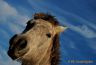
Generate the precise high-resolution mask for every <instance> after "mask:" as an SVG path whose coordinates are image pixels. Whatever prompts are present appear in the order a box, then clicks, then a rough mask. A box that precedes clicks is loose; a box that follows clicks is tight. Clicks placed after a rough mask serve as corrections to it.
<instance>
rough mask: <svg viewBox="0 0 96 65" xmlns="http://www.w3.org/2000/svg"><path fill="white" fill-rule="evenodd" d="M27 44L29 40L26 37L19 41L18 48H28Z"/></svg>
mask: <svg viewBox="0 0 96 65" xmlns="http://www.w3.org/2000/svg"><path fill="white" fill-rule="evenodd" d="M26 46H27V41H26V40H25V39H20V40H19V41H18V50H22V49H24V48H26Z"/></svg>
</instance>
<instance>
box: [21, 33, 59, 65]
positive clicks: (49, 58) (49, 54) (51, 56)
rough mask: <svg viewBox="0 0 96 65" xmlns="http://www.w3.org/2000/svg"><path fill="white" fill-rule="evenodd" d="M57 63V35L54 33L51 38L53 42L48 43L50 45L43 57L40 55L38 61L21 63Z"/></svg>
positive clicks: (45, 64)
mask: <svg viewBox="0 0 96 65" xmlns="http://www.w3.org/2000/svg"><path fill="white" fill-rule="evenodd" d="M58 64H59V37H58V35H55V37H54V38H53V42H52V43H51V44H50V47H49V48H48V50H47V51H46V53H45V54H44V56H43V57H41V59H40V61H37V62H35V63H34V62H33V60H30V61H28V62H27V61H23V62H22V65H58Z"/></svg>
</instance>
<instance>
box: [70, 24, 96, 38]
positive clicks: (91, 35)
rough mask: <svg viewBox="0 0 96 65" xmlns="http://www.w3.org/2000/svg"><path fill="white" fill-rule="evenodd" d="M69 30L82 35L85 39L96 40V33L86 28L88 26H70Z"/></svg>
mask: <svg viewBox="0 0 96 65" xmlns="http://www.w3.org/2000/svg"><path fill="white" fill-rule="evenodd" d="M70 28H71V29H73V30H74V31H76V32H78V33H80V34H82V35H83V36H85V37H87V38H96V32H95V31H93V30H91V29H90V28H88V26H86V25H82V26H72V25H71V27H70Z"/></svg>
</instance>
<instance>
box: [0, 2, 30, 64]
mask: <svg viewBox="0 0 96 65" xmlns="http://www.w3.org/2000/svg"><path fill="white" fill-rule="evenodd" d="M28 20H29V17H28V16H27V15H23V14H20V13H19V12H18V10H17V9H16V8H15V7H13V6H11V5H10V4H8V3H7V2H6V1H5V0H0V28H1V29H0V34H3V37H4V39H5V38H6V39H9V34H8V32H7V30H6V29H8V30H9V31H10V32H11V33H18V32H22V29H23V27H22V26H25V23H26V22H27V21H28ZM6 24H7V26H6ZM1 26H4V28H3V27H1ZM3 29H5V30H6V31H4V30H3ZM0 44H5V43H0ZM0 65H20V63H18V62H16V61H12V60H11V59H10V58H9V57H8V55H7V51H6V50H4V47H3V48H1V47H0Z"/></svg>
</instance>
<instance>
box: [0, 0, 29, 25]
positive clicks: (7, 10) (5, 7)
mask: <svg viewBox="0 0 96 65" xmlns="http://www.w3.org/2000/svg"><path fill="white" fill-rule="evenodd" d="M10 19H12V20H13V22H16V23H18V24H22V25H23V26H24V25H25V23H26V22H27V21H28V20H29V17H28V16H26V15H22V14H20V13H19V12H18V11H17V10H16V8H14V7H13V6H11V5H10V4H8V3H7V2H6V1H4V0H0V23H2V22H3V23H4V22H6V23H7V22H9V21H10ZM11 23H12V22H11Z"/></svg>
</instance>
